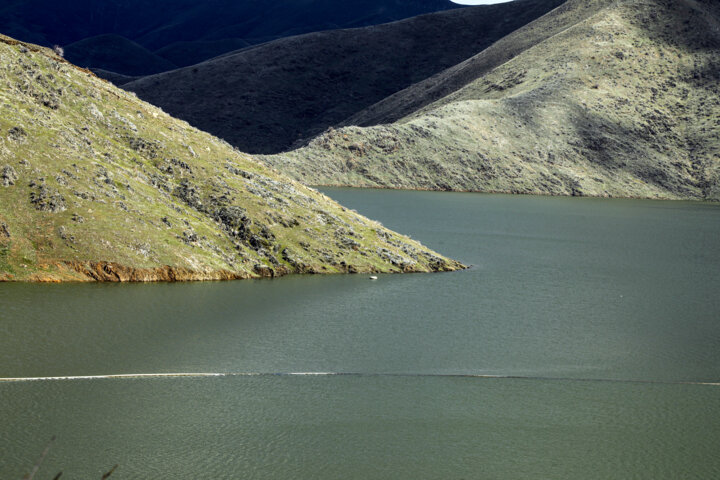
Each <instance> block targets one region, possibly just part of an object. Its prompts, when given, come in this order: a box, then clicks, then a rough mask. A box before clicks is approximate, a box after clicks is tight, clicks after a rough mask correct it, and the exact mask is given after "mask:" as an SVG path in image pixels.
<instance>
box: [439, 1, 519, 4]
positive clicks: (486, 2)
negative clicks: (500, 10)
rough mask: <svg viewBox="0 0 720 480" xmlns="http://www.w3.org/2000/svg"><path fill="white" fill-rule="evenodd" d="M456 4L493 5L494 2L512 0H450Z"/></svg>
mask: <svg viewBox="0 0 720 480" xmlns="http://www.w3.org/2000/svg"><path fill="white" fill-rule="evenodd" d="M450 1H451V2H452V3H457V4H458V5H494V4H496V3H508V2H512V0H450Z"/></svg>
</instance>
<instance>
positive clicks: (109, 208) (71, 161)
mask: <svg viewBox="0 0 720 480" xmlns="http://www.w3.org/2000/svg"><path fill="white" fill-rule="evenodd" d="M0 62H2V63H1V65H2V69H0V280H35V281H57V280H99V281H154V280H163V281H175V280H209V279H233V278H248V277H259V276H276V275H283V274H287V273H302V272H313V273H333V272H374V271H387V272H391V271H395V272H399V271H407V272H410V271H431V270H453V269H457V268H460V267H461V265H459V264H458V263H456V262H453V261H451V260H448V259H445V258H443V257H440V256H439V255H437V254H435V253H433V252H431V251H430V250H428V249H426V248H425V247H423V246H421V245H420V244H419V243H417V242H415V241H412V240H410V239H409V238H407V237H403V236H401V235H398V234H396V233H394V232H391V231H389V230H387V229H385V228H383V227H382V226H381V225H380V224H378V223H376V222H372V221H370V220H368V219H366V218H364V217H362V216H360V215H358V214H357V213H355V212H352V211H349V210H347V209H345V208H343V207H341V206H340V205H338V204H337V203H335V202H333V201H332V200H330V199H329V198H328V197H326V196H325V195H323V194H321V193H319V192H317V191H315V190H312V189H309V188H307V187H304V186H302V185H301V184H298V183H296V182H293V181H291V180H289V179H288V178H286V177H284V176H282V175H280V174H278V173H277V172H275V171H274V170H272V169H270V168H268V167H265V166H264V165H262V164H260V163H258V162H257V161H255V160H254V159H253V158H251V157H249V156H247V155H245V154H242V153H239V152H238V151H236V150H235V149H233V148H232V147H231V146H230V145H228V144H227V143H226V142H223V141H221V140H219V139H217V138H215V137H212V136H210V135H209V134H207V133H204V132H201V131H199V130H196V129H194V128H192V127H190V126H189V125H188V124H187V123H185V122H182V121H179V120H177V119H174V118H172V117H170V116H168V115H167V114H165V113H163V112H162V111H161V110H160V109H158V108H156V107H154V106H152V105H149V104H147V103H144V102H142V101H140V100H138V99H137V98H136V97H135V96H134V95H132V94H129V93H128V92H125V91H123V90H120V89H118V88H116V87H114V86H112V85H111V84H110V83H108V82H106V81H104V80H101V79H99V78H97V77H96V76H94V75H93V74H92V73H90V72H88V71H87V70H83V69H80V68H78V67H75V66H73V65H72V64H70V63H68V62H67V61H65V60H64V59H62V58H60V57H57V56H55V55H54V54H53V52H52V51H50V50H47V49H43V48H40V47H37V46H35V45H30V44H23V43H20V42H17V41H15V40H13V39H11V38H8V37H4V36H1V35H0Z"/></svg>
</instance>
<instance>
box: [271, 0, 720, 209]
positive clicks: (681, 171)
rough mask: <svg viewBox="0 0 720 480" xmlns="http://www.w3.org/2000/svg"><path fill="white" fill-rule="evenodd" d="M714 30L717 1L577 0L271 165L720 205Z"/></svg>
mask: <svg viewBox="0 0 720 480" xmlns="http://www.w3.org/2000/svg"><path fill="white" fill-rule="evenodd" d="M719 24H720V7H719V6H718V4H717V3H714V2H710V1H709V0H706V1H694V0H681V1H669V0H632V1H631V0H628V1H611V0H570V1H569V2H567V3H566V4H565V5H563V6H562V7H560V8H558V9H556V10H555V11H553V12H551V13H550V14H548V15H546V16H544V17H542V18H540V19H538V20H537V21H535V22H533V23H531V24H529V25H528V26H527V27H525V28H523V29H521V30H519V31H518V32H515V33H513V34H511V35H509V36H508V37H506V38H505V39H503V40H501V41H500V42H498V43H497V44H496V45H495V46H493V47H490V48H489V49H487V50H486V51H484V52H482V53H480V54H478V55H477V56H475V57H473V58H471V59H469V60H467V61H465V62H463V63H461V64H459V65H457V66H455V67H453V68H450V69H448V70H446V71H445V72H443V73H441V74H438V75H436V76H434V77H431V78H430V79H428V80H426V81H424V82H420V83H418V84H416V85H414V86H412V87H410V88H408V89H406V90H404V91H403V92H399V93H398V94H396V95H393V96H392V97H390V98H388V99H386V100H385V101H383V102H380V103H378V104H377V105H375V106H373V107H370V108H368V109H367V110H366V111H364V112H361V113H359V114H357V115H355V116H354V117H353V118H352V119H351V120H350V121H349V122H350V123H352V122H353V121H355V122H356V124H361V125H373V124H375V126H370V127H367V128H361V127H357V126H347V127H344V128H339V129H337V130H332V129H331V130H328V131H327V132H325V133H324V134H322V135H320V136H319V137H317V138H315V139H314V140H313V141H312V142H311V143H310V144H309V145H308V146H307V147H305V148H302V149H299V150H295V151H293V152H289V153H287V154H281V155H276V156H268V157H263V158H264V160H265V161H266V162H268V163H270V164H272V165H274V166H275V167H276V168H278V169H279V170H282V171H283V172H285V173H287V174H289V175H291V176H293V177H294V178H297V179H299V180H301V181H303V182H306V183H308V184H315V185H352V186H365V187H386V188H417V189H439V190H469V191H486V192H509V193H537V194H550V195H589V196H613V197H643V198H667V199H705V200H720V143H719V142H718V140H717V139H718V135H719V134H720V83H719V82H718V80H720V77H719V73H718V72H720V67H719V66H720V33H719V32H720V30H719V29H718V25H719ZM507 52H511V53H512V56H511V57H505V56H504V55H506V54H507ZM398 112H400V113H398ZM396 118H398V119H399V120H397V121H395V122H394V123H390V124H383V125H377V124H376V123H378V122H387V121H393V120H394V119H396Z"/></svg>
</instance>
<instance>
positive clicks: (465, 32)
mask: <svg viewBox="0 0 720 480" xmlns="http://www.w3.org/2000/svg"><path fill="white" fill-rule="evenodd" d="M560 3H562V0H524V1H517V2H512V3H508V4H502V5H493V6H486V7H473V8H465V9H458V10H450V11H446V12H438V13H433V14H428V15H421V16H418V17H414V18H411V19H406V20H402V21H399V22H394V23H390V24H384V25H377V26H373V27H365V28H360V29H349V30H334V31H326V32H319V33H312V34H308V35H302V36H298V37H290V38H284V39H280V40H277V41H274V42H270V43H267V44H264V45H260V46H256V47H250V48H246V49H244V50H240V51H238V52H235V53H233V54H228V55H224V56H222V57H219V58H216V59H213V60H210V61H207V62H205V63H201V64H198V65H195V66H192V67H188V68H184V69H180V70H175V71H172V72H166V73H162V74H159V75H154V76H149V77H145V78H142V79H139V80H137V81H135V82H131V83H128V84H125V85H123V88H126V89H128V90H131V91H134V92H136V93H137V94H138V96H139V97H140V98H143V99H144V100H147V101H149V102H151V103H153V104H155V105H158V106H160V107H162V108H163V109H164V110H166V111H168V112H170V113H171V114H173V115H175V116H177V117H180V118H183V119H184V120H187V121H188V122H190V123H191V124H193V125H195V126H197V127H198V128H201V129H204V130H207V131H209V132H212V133H213V134H215V135H218V136H220V137H222V138H224V139H225V140H227V141H229V142H230V143H232V144H233V145H235V146H237V147H238V148H240V149H241V150H243V151H249V152H251V153H272V152H279V151H282V150H286V149H288V148H289V147H290V146H291V145H292V144H294V143H296V142H298V141H302V140H304V139H308V138H310V137H312V136H314V135H316V134H318V133H320V132H322V131H323V130H325V129H326V128H327V127H329V126H331V125H334V124H336V123H337V122H340V121H341V120H343V119H345V118H347V117H348V116H350V115H352V114H353V113H355V112H357V111H359V110H361V109H363V108H365V107H367V106H369V105H371V104H373V103H375V102H377V101H379V100H381V99H382V98H385V97H387V96H388V95H391V94H393V93H394V92H397V91H398V90H401V89H403V88H405V87H407V86H409V85H411V84H413V83H415V82H418V81H421V80H423V79H425V78H427V77H428V76H430V75H433V74H434V73H436V72H439V71H441V70H443V69H445V68H447V67H449V66H452V65H455V64H457V63H458V62H460V61H462V60H464V59H466V58H468V57H469V56H472V55H474V54H476V53H477V52H478V51H480V50H483V49H484V48H485V47H487V46H489V45H490V44H492V43H493V42H494V41H496V40H497V39H499V38H501V37H503V36H504V35H506V34H508V33H510V32H512V31H513V30H515V29H516V28H518V27H520V26H522V25H524V24H526V23H527V22H529V21H531V20H533V19H535V18H537V17H539V16H541V15H542V14H544V13H546V12H547V11H548V10H550V9H552V8H553V7H555V6H557V5H558V4H560Z"/></svg>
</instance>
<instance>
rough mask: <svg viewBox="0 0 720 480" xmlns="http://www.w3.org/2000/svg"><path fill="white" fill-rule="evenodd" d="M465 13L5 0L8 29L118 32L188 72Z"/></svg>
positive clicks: (419, 5)
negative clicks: (274, 49)
mask: <svg viewBox="0 0 720 480" xmlns="http://www.w3.org/2000/svg"><path fill="white" fill-rule="evenodd" d="M457 7H459V6H458V5H456V4H454V3H452V2H450V1H449V0H342V1H338V0H203V1H197V0H153V1H147V0H73V1H57V0H3V2H2V3H0V31H1V32H4V33H5V34H7V35H10V36H12V37H15V38H18V39H20V40H24V41H28V42H33V43H37V44H41V45H46V46H50V45H53V44H59V45H61V46H66V45H70V44H72V43H75V42H78V41H80V40H83V39H86V38H90V37H97V36H100V35H106V34H114V35H119V36H121V37H124V38H126V39H128V40H131V41H133V42H135V43H137V44H139V45H141V46H142V47H144V48H145V49H147V50H149V51H150V52H157V53H158V54H159V55H160V56H163V57H164V58H165V59H166V60H168V61H170V62H171V63H173V64H175V65H178V66H186V65H190V64H192V63H197V62H200V61H202V60H207V59H208V58H211V57H214V56H217V55H219V54H222V53H225V52H228V51H231V50H236V49H237V48H241V47H242V46H245V45H250V44H256V43H260V42H265V41H269V40H274V39H277V38H281V37H285V36H288V35H298V34H302V33H308V32H314V31H318V30H326V29H334V28H350V27H360V26H366V25H375V24H379V23H386V22H392V21H395V20H400V19H403V18H407V17H412V16H415V15H420V14H423V13H428V12H435V11H439V10H447V9H452V8H457ZM193 44H194V45H193ZM183 52H186V53H187V55H188V57H187V59H183V58H182V55H183ZM77 55H78V56H80V57H82V56H83V55H84V54H82V53H81V52H79V51H78V52H77ZM131 63H132V62H131ZM123 66H124V63H122V62H119V63H118V64H117V65H114V64H112V63H107V62H106V63H104V65H103V66H101V67H100V68H104V69H106V70H110V71H113V72H117V73H121V74H125V75H133V74H134V71H126V70H123V69H122V67H123Z"/></svg>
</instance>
